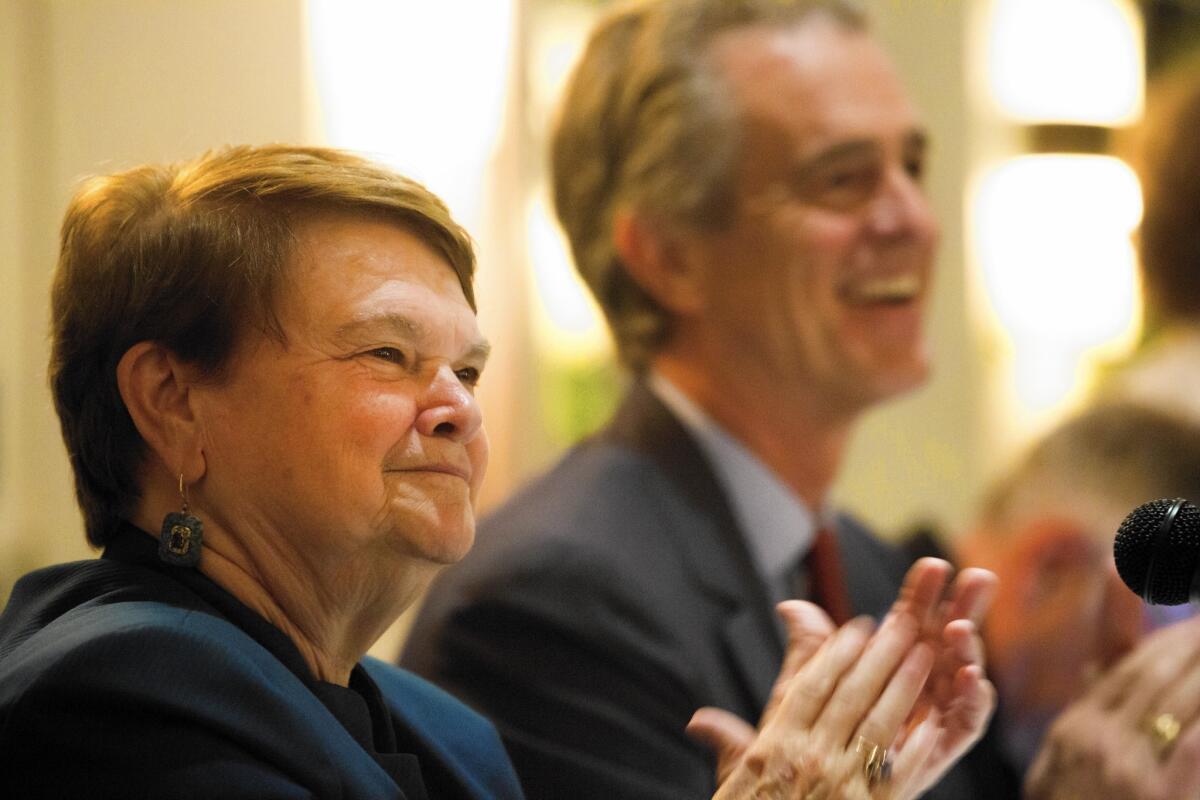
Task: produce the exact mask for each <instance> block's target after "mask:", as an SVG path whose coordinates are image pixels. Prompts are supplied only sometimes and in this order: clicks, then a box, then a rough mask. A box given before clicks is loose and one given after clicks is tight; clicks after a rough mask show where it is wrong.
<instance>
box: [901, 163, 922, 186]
mask: <svg viewBox="0 0 1200 800" xmlns="http://www.w3.org/2000/svg"><path fill="white" fill-rule="evenodd" d="M904 170H905V171H906V172H907V173H908V174H909V176H910V177H911V178H912V179H913V180H914V181H916V182H917V183H920V182H921V179H922V178H924V177H925V159H923V158H909V159H906V160H905V162H904Z"/></svg>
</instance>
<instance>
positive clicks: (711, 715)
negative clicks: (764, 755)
mask: <svg viewBox="0 0 1200 800" xmlns="http://www.w3.org/2000/svg"><path fill="white" fill-rule="evenodd" d="M686 731H687V735H688V736H690V737H692V738H693V739H695V740H696V741H697V742H700V743H701V744H704V745H707V746H708V747H709V748H710V749H711V750H712V751H713V752H714V753H716V755H717V783H723V782H724V781H725V778H726V777H728V775H729V773H730V772H731V771H732V770H733V768H734V767H736V766H737V764H738V762H739V761H741V759H742V756H743V755H745V753H746V750H747V749H748V748H749V747H750V745H751V744H753V743H754V737H755V736H757V735H758V731H756V730H755V729H754V727H753V726H752V725H751V724H750V723H748V722H746V721H745V720H744V719H742V718H741V717H739V716H737V715H736V714H731V713H730V712H728V711H725V710H724V709H720V708H712V707H705V708H702V709H700V710H699V711H697V712H696V713H695V714H693V715H692V719H691V721H690V722H689V723H688V724H687V728H686Z"/></svg>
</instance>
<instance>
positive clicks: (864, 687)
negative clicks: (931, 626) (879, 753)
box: [817, 612, 932, 745]
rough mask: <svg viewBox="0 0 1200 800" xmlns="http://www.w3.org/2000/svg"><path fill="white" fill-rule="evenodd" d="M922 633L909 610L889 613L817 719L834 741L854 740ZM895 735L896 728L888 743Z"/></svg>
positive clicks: (835, 742)
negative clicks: (859, 728) (866, 715)
mask: <svg viewBox="0 0 1200 800" xmlns="http://www.w3.org/2000/svg"><path fill="white" fill-rule="evenodd" d="M918 634H919V631H918V629H917V628H916V626H915V625H914V624H913V623H912V620H911V619H910V618H909V617H908V615H907V612H905V613H902V614H893V615H889V616H888V618H887V619H885V620H884V621H883V624H882V625H880V626H879V630H878V631H877V632H876V634H875V636H873V637H872V638H871V641H870V643H869V644H867V646H866V649H865V651H864V652H863V655H862V658H861V659H859V661H858V662H857V663H855V664H854V665H853V666H852V667H851V668H850V670H849V672H848V673H847V674H846V675H845V677H843V678H842V681H841V683H840V684H839V685H838V687H837V689H836V690H835V691H834V693H833V695H832V696H831V697H830V699H829V703H828V704H827V705H826V707H825V709H824V710H823V711H822V712H821V715H820V718H819V720H818V721H817V724H818V725H819V726H820V728H821V730H822V732H823V733H824V734H825V735H826V736H828V738H829V740H830V741H831V742H833V743H834V744H837V745H844V744H846V743H847V742H849V741H850V739H851V738H852V734H853V733H854V730H855V728H856V727H857V726H858V724H859V722H860V721H861V720H862V719H863V717H864V715H865V714H866V713H867V711H868V710H869V709H871V708H872V707H874V706H875V705H876V704H877V702H878V701H879V699H880V697H881V694H882V693H883V692H884V689H885V687H888V686H890V684H891V683H892V682H894V678H893V676H894V674H895V673H896V670H897V667H899V666H900V664H901V663H902V662H903V661H904V659H905V658H906V657H907V656H908V655H909V653H910V650H912V648H913V645H914V644H916V642H917V636H918ZM921 650H922V651H924V652H926V653H928V654H929V655H930V656H931V657H932V651H931V650H929V648H928V647H924V648H921ZM923 657H924V656H922V658H923ZM927 676H928V670H926V672H925V675H923V676H922V678H921V681H920V683H919V684H918V685H917V686H916V690H915V692H914V693H913V695H912V700H913V701H915V700H916V697H917V696H918V695H919V694H920V689H921V687H922V686H923V685H924V683H925V677H927ZM897 691H900V689H897ZM910 705H911V703H910ZM894 734H895V731H894V730H892V731H891V734H890V735H889V736H888V738H887V742H890V741H891V736H893V735H894Z"/></svg>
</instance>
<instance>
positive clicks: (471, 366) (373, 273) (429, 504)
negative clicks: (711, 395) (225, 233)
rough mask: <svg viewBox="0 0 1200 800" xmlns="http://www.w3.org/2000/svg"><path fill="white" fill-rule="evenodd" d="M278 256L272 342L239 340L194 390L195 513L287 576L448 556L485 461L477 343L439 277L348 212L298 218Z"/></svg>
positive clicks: (405, 238)
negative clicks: (209, 379)
mask: <svg viewBox="0 0 1200 800" xmlns="http://www.w3.org/2000/svg"><path fill="white" fill-rule="evenodd" d="M292 258H293V262H292V265H291V270H290V272H289V273H288V277H287V279H286V281H285V288H284V290H283V292H282V296H281V297H280V299H279V304H278V314H279V319H280V322H281V325H282V328H283V331H284V333H285V334H286V343H283V344H281V343H280V342H278V341H277V340H275V339H274V338H271V337H269V336H266V335H264V334H261V333H259V332H257V331H250V332H248V333H246V334H245V335H244V337H243V341H242V342H241V343H240V345H239V347H238V350H237V352H236V353H235V356H234V358H233V361H232V364H231V367H230V371H229V374H228V376H227V377H226V378H225V379H224V380H222V381H220V382H219V383H218V384H216V385H213V386H202V387H199V388H198V389H197V390H196V391H197V392H198V397H199V401H198V402H199V405H200V408H201V413H202V414H203V415H204V437H205V441H204V456H205V460H206V472H205V476H204V479H203V481H202V482H201V484H200V485H199V487H198V488H199V489H200V491H202V492H203V503H204V508H203V511H204V512H205V513H206V514H209V515H211V516H214V517H216V521H217V522H218V523H219V524H220V525H221V526H222V527H223V528H225V529H227V530H230V531H232V532H236V534H237V537H238V538H239V539H240V540H241V541H242V543H243V544H244V545H246V546H247V547H255V548H258V549H259V550H262V551H271V557H273V558H275V559H276V560H277V561H278V560H282V561H283V563H284V564H285V567H284V568H285V569H286V568H288V567H289V566H290V567H292V568H293V571H294V572H295V573H296V574H298V575H301V576H304V575H309V576H311V575H313V574H314V573H315V574H316V575H318V576H320V575H322V574H336V575H338V576H340V579H342V580H344V581H362V580H364V579H365V578H366V577H367V575H368V574H369V573H370V572H371V571H372V570H375V571H379V572H380V574H381V576H386V575H387V574H388V573H389V571H392V573H393V574H395V569H396V565H397V564H398V563H405V564H424V565H431V564H447V563H452V562H454V561H457V560H458V559H460V558H461V557H462V556H463V555H465V554H466V552H467V551H468V549H469V548H470V546H471V544H472V541H473V536H474V513H473V502H474V498H475V496H476V493H477V491H478V489H479V485H480V482H481V481H482V480H483V475H484V471H485V469H486V465H487V439H486V436H485V435H484V432H483V429H482V424H481V423H482V420H481V417H480V410H479V406H478V404H477V403H476V400H475V396H474V392H475V383H476V380H477V379H478V377H479V373H480V371H481V370H482V369H483V365H484V361H485V359H486V355H487V346H486V344H485V342H484V341H483V340H482V338H481V336H480V333H479V329H478V327H477V325H476V321H475V315H474V313H473V312H472V311H471V308H470V306H469V305H468V304H467V301H466V299H465V298H464V296H463V292H462V289H461V288H460V286H459V284H458V280H457V278H456V276H455V274H454V272H453V270H452V269H451V267H450V266H449V265H448V264H447V263H446V262H445V260H444V259H442V258H441V257H440V256H438V255H437V254H435V253H434V251H433V250H431V249H430V248H429V247H428V246H427V245H426V244H424V243H423V242H422V241H421V240H420V239H418V238H417V237H415V236H413V235H412V234H411V233H409V232H408V231H406V230H404V229H403V228H400V227H397V226H396V225H393V224H390V223H388V222H385V221H380V220H377V219H373V218H368V217H359V216H352V215H328V216H324V217H319V218H317V219H315V220H313V221H310V222H307V223H305V224H304V225H303V226H302V227H301V228H300V230H299V231H298V242H297V245H296V249H295V252H294V255H293V256H292ZM356 570H364V571H363V572H356Z"/></svg>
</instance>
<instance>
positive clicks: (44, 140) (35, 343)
mask: <svg viewBox="0 0 1200 800" xmlns="http://www.w3.org/2000/svg"><path fill="white" fill-rule="evenodd" d="M303 11H304V4H303V2H302V0H253V2H246V1H245V0H203V2H198V1H197V0H0V120H2V122H0V335H2V336H3V347H2V348H0V595H5V594H7V590H8V584H9V583H10V582H11V580H12V579H13V577H15V575H16V574H19V572H20V571H23V570H24V569H26V568H28V567H30V566H33V565H35V564H41V563H45V562H49V561H55V560H61V559H63V558H69V557H75V556H79V555H84V554H86V553H87V549H86V547H85V546H84V544H83V537H82V533H81V531H82V528H81V525H80V520H79V515H78V511H77V510H76V507H75V501H74V495H73V492H72V485H71V478H70V472H69V468H68V466H67V461H66V456H65V453H64V451H63V445H62V439H61V437H60V436H59V431H58V425H57V421H56V419H55V417H54V414H53V409H52V405H51V401H50V398H49V393H48V391H47V390H46V378H45V372H46V362H47V353H48V350H47V344H46V332H47V317H48V292H49V278H50V272H51V269H52V267H53V264H54V259H55V256H56V252H57V228H58V224H59V221H60V219H61V215H62V212H63V209H64V207H65V205H66V202H67V200H68V199H69V197H70V194H71V191H72V187H73V186H74V185H75V184H76V182H77V181H78V180H79V178H80V177H82V176H85V175H88V174H91V173H96V172H106V171H112V170H116V169H121V168H124V167H129V166H133V165H135V164H138V163H141V162H144V161H149V160H173V159H178V158H182V157H187V156H192V155H195V154H196V153H198V152H199V151H201V150H204V149H206V148H209V147H213V146H216V145H220V144H223V143H228V142H269V141H302V140H305V139H306V138H309V135H310V133H312V132H313V131H312V130H311V125H310V123H309V122H308V120H309V119H311V117H312V114H311V108H310V107H309V100H308V98H309V90H308V88H307V83H306V82H307V80H308V78H307V65H306V63H305V53H304V48H303V43H304V36H303V30H304V26H303V21H304V18H303Z"/></svg>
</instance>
